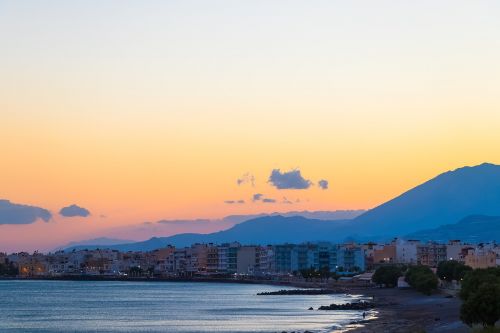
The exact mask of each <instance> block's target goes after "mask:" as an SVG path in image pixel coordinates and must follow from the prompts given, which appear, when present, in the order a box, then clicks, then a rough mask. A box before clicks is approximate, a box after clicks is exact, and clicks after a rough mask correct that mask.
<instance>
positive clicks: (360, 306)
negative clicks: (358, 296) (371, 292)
mask: <svg viewBox="0 0 500 333" xmlns="http://www.w3.org/2000/svg"><path fill="white" fill-rule="evenodd" d="M374 307H375V305H374V304H373V303H370V302H355V303H345V304H330V305H323V306H320V307H319V308H318V310H363V311H364V310H370V309H373V308H374Z"/></svg>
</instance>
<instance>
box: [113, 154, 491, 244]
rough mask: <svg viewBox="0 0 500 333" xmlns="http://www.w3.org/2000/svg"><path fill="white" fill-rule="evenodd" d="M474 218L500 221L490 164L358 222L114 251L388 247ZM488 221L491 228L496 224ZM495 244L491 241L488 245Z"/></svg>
mask: <svg viewBox="0 0 500 333" xmlns="http://www.w3.org/2000/svg"><path fill="white" fill-rule="evenodd" d="M471 215H483V216H500V166H498V165H493V164H487V163H485V164H481V165H479V166H475V167H464V168H460V169H457V170H454V171H449V172H446V173H443V174H441V175H439V176H437V177H436V178H433V179H431V180H429V181H427V182H425V183H423V184H421V185H419V186H417V187H415V188H413V189H411V190H409V191H407V192H405V193H403V194H401V195H400V196H398V197H396V198H395V199H392V200H390V201H388V202H386V203H384V204H382V205H380V206H378V207H376V208H374V209H372V210H369V211H367V212H365V213H364V214H361V215H360V216H358V217H356V218H354V219H352V220H337V221H328V220H318V219H308V218H305V217H302V216H289V217H285V216H280V215H276V216H274V215H273V216H263V217H259V218H255V219H251V220H248V221H245V222H242V223H239V224H236V225H234V226H233V227H231V228H229V229H227V230H224V231H219V232H214V233H209V234H195V233H189V234H178V235H175V236H170V237H156V238H152V239H150V240H147V241H144V242H139V243H132V244H119V245H113V246H110V247H111V248H115V249H120V250H125V251H127V250H151V249H154V248H158V247H163V246H165V245H167V244H172V245H175V246H188V245H191V244H193V243H201V242H203V243H209V242H212V243H222V242H230V241H239V242H241V243H245V244H277V243H285V242H303V241H318V240H328V241H332V242H342V241H345V240H357V241H369V240H374V241H383V240H389V239H391V238H393V237H396V236H404V235H408V234H412V233H416V232H417V231H421V230H428V229H436V228H439V227H441V226H445V225H451V224H454V223H456V221H459V220H461V219H463V218H464V217H466V216H471ZM483 220H484V221H483V223H486V224H488V223H496V222H494V220H488V219H483ZM459 227H460V226H459ZM469 227H470V229H469V233H470V236H471V237H474V236H475V235H478V237H479V235H481V237H486V236H487V235H483V234H481V233H480V230H477V228H476V227H474V226H473V224H470V226H469ZM443 228H448V226H446V227H443ZM453 238H457V237H453ZM459 238H460V237H459ZM490 239H491V236H490V237H488V238H487V239H485V240H490Z"/></svg>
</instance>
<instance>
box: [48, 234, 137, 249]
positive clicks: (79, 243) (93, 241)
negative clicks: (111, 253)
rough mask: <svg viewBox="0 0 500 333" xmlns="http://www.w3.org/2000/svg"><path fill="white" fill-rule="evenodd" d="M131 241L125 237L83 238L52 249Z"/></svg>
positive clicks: (109, 244)
mask: <svg viewBox="0 0 500 333" xmlns="http://www.w3.org/2000/svg"><path fill="white" fill-rule="evenodd" d="M133 242H134V241H132V240H126V239H116V238H107V237H99V238H94V239H87V240H83V241H77V242H70V243H68V244H67V245H65V246H60V247H58V248H56V249H55V250H54V251H59V250H62V249H79V248H85V247H87V246H92V247H98V246H100V247H103V246H111V245H118V244H127V243H133Z"/></svg>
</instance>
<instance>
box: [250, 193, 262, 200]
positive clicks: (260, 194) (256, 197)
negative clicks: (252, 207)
mask: <svg viewBox="0 0 500 333" xmlns="http://www.w3.org/2000/svg"><path fill="white" fill-rule="evenodd" d="M263 197H264V194H262V193H255V194H254V195H253V196H252V201H254V202H255V201H260V200H261V199H262V198H263Z"/></svg>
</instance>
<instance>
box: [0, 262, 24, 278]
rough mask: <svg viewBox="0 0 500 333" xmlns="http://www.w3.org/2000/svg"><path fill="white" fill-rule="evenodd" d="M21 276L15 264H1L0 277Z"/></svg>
mask: <svg viewBox="0 0 500 333" xmlns="http://www.w3.org/2000/svg"><path fill="white" fill-rule="evenodd" d="M16 275H19V268H17V266H16V265H14V263H12V262H9V261H6V262H5V263H4V264H1V263H0V276H16Z"/></svg>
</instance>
